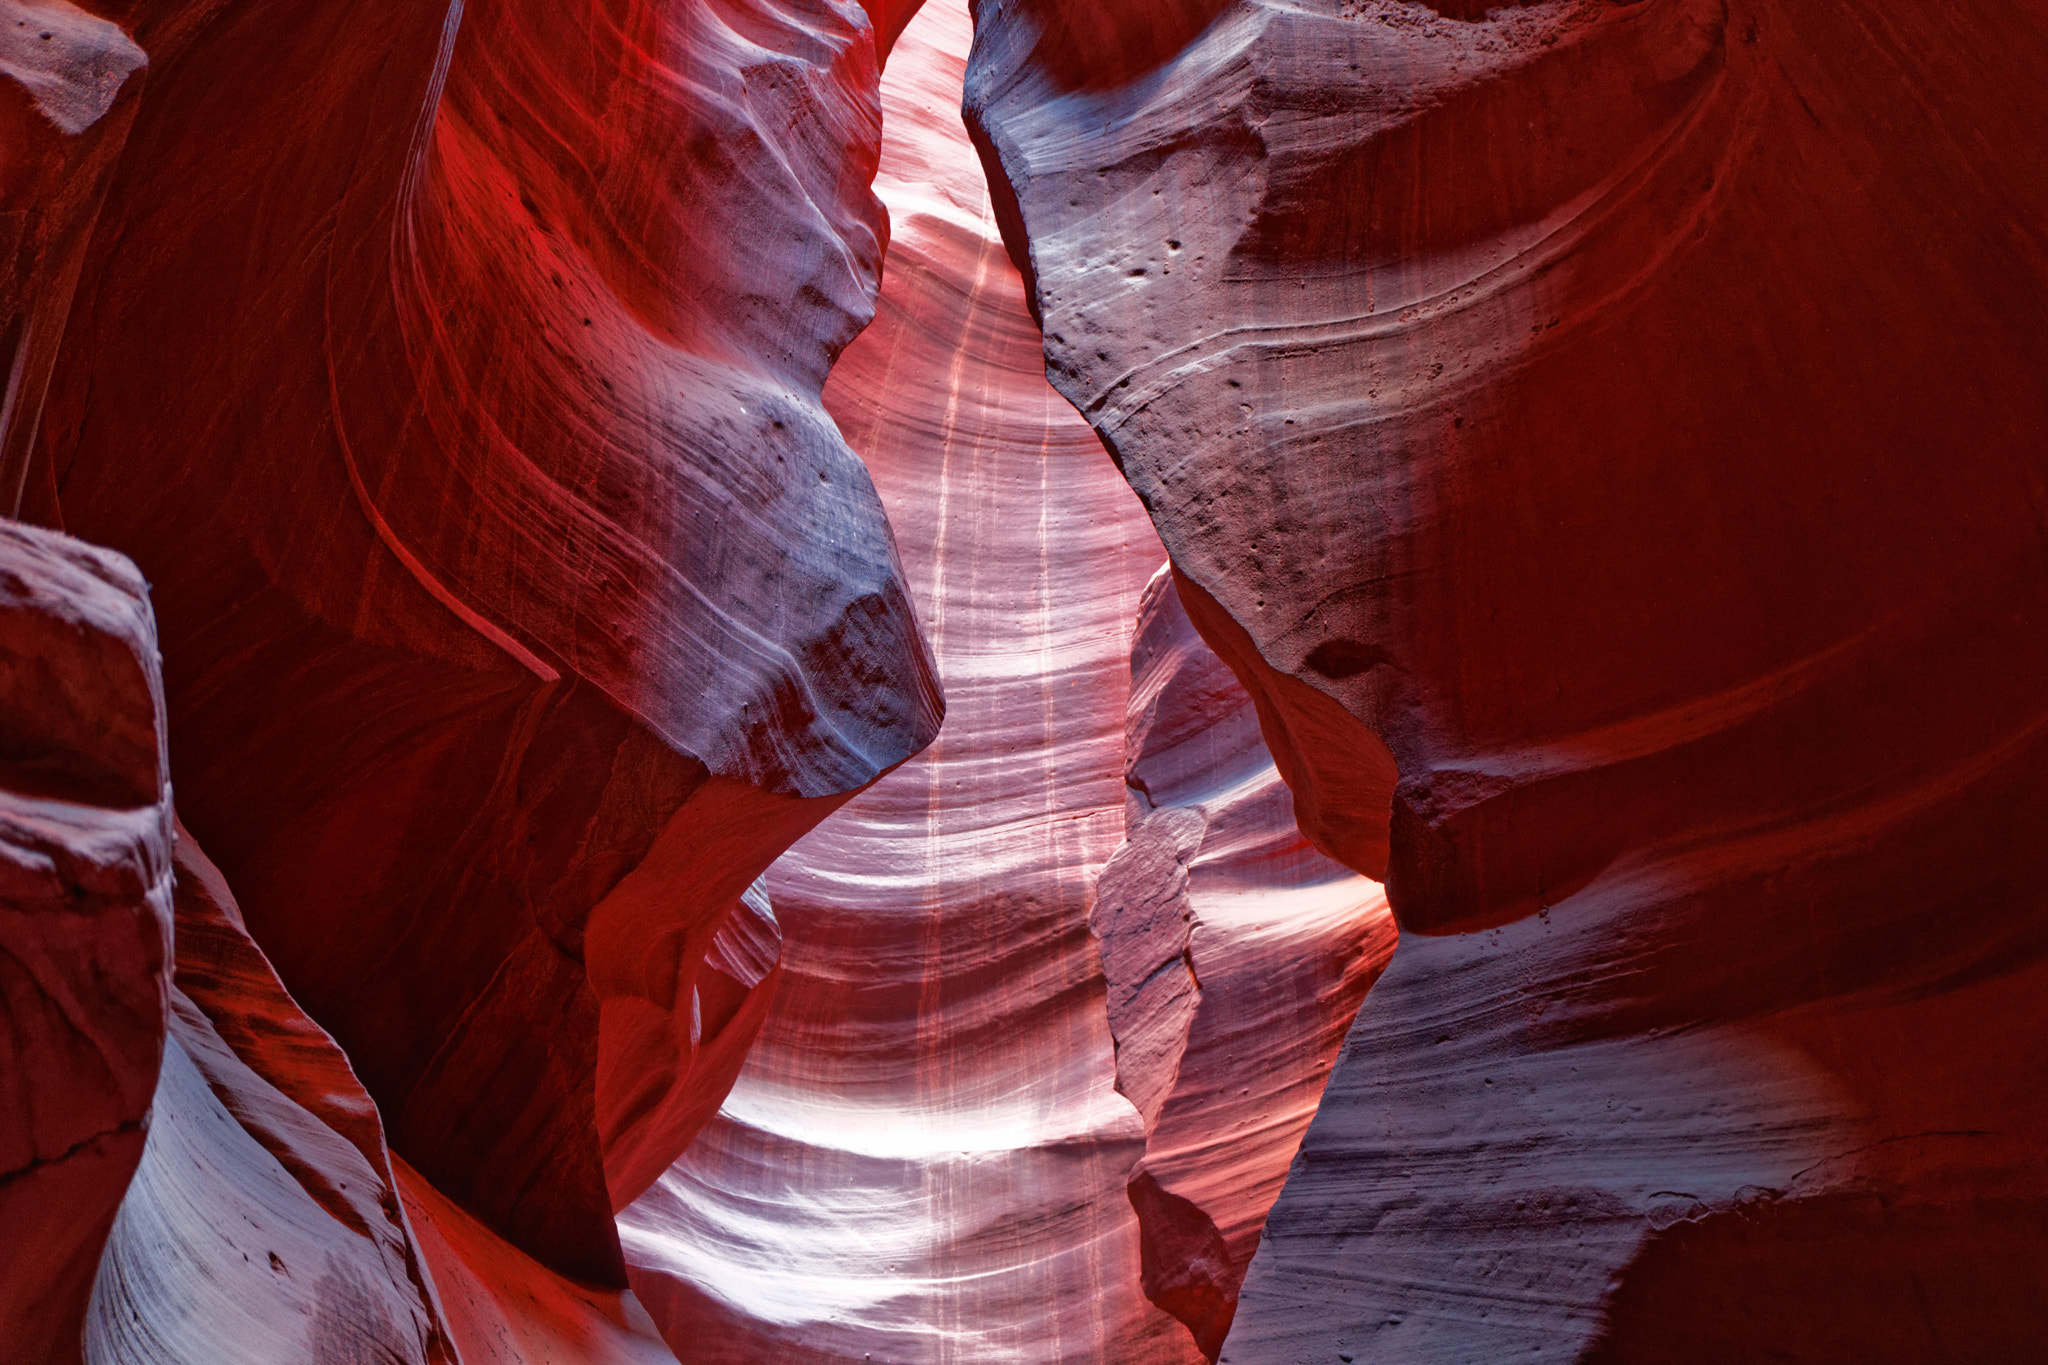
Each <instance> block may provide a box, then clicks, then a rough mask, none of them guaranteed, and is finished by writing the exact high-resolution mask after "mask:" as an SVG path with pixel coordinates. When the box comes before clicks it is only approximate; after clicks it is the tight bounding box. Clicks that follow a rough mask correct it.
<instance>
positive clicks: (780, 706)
mask: <svg viewBox="0 0 2048 1365" xmlns="http://www.w3.org/2000/svg"><path fill="white" fill-rule="evenodd" d="M106 15H107V17H109V18H111V19H113V20H115V21H117V22H120V23H122V24H124V25H125V26H126V27H127V29H128V31H129V33H130V34H131V35H132V39H133V42H134V44H135V45H136V46H137V47H138V48H139V49H140V50H141V51H143V52H146V53H148V55H149V85H148V89H147V94H146V97H145V98H143V99H142V100H141V101H140V102H139V104H138V105H137V107H136V109H135V112H134V121H133V125H132V128H131V129H130V131H129V137H128V141H127V147H126V150H125V152H124V154H123V156H122V159H121V161H120V163H119V167H118V171H117V173H116V174H115V175H114V176H113V178H112V181H111V184H110V186H109V188H108V191H107V198H106V202H105V205H104V207H103V208H102V210H101V213H100V217H99V222H98V226H97V229H96V231H95V233H94V235H93V237H92V242H91V245H90V248H89V249H88V250H87V251H86V253H85V258H84V267H83V273H82V276H81V278H82V280H83V283H82V284H81V286H80V288H79V290H78V304H77V307H76V308H75V310H74V311H73V314H72V316H71V318H70V323H69V327H68V329H67V331H66V335H65V342H64V350H63V352H62V354H61V356H60V358H59V361H58V364H57V367H56V371H55V375H54V378H53V381H52V383H51V386H50V391H49V398H48V402H47V405H46V407H45V410H44V412H43V415H42V422H41V438H40V441H39V443H38V446H37V448H36V452H35V456H34V463H35V468H33V469H32V470H31V471H30V472H29V476H28V478H27V486H28V489H29V497H28V501H27V503H26V510H27V513H28V514H29V515H30V516H32V517H34V518H36V519H40V520H44V521H48V522H51V523H53V524H61V525H64V526H66V527H68V528H69V529H71V530H73V531H75V532H77V533H79V534H81V535H84V536H86V537H88V538H90V539H93V540H95V541H98V542H100V543H104V544H108V545H112V546H114V547H116V548H119V549H121V550H123V551H125V552H126V553H128V554H130V555H132V556H133V557H134V558H135V559H136V561H137V562H138V563H139V564H140V565H141V567H142V568H143V570H144V572H145V573H147V574H148V575H149V577H150V579H151V582H152V583H153V585H154V590H155V601H156V607H157V612H158V621H159V628H160V630H161V633H162V636H163V640H164V646H165V652H166V658H167V660H168V663H167V669H166V675H165V676H166V679H167V683H166V685H167V689H168V694H169V704H170V712H171V716H172V724H173V729H174V731H175V734H176V739H175V740H174V742H173V745H172V766H173V770H174V772H175V774H176V778H177V786H178V791H179V809H180V812H181V814H182V815H183V818H184V819H185V820H186V822H187V824H188V825H189V826H190V827H191V828H192V830H193V831H194V832H195V833H196V834H197V835H198V836H199V838H200V839H201V840H202V841H203V842H204V844H205V847H206V849H207V851H208V853H209V854H210V855H211V856H212V857H213V858H215V859H216V860H217V861H218V863H219V865H220V867H221V869H222V871H223V872H224V873H225V875H226V878H227V881H228V882H229V883H230V884H231V885H232V886H233V887H234V889H235V894H236V896H237V897H238V898H239V900H240V903H241V905H242V909H243V911H244V913H245V914H246V916H247V920H248V924H249V928H250V931H251V933H252V935H253V936H254V938H255V940H256V941H257V942H258V943H260V944H261V945H262V948H263V951H264V952H265V954H266V955H267V956H268V957H269V959H270V960H271V961H272V962H273V963H275V965H276V968H277V971H278V973H279V975H280V976H281V978H282V979H283V981H284V982H285V983H286V984H287V985H288V986H289V988H290V990H291V992H292V994H293V995H294V996H295V997H296V998H297V999H298V1000H299V1001H300V1002H301V1003H302V1004H303V1005H304V1006H305V1007H306V1009H307V1010H308V1012H309V1013H310V1014H311V1015H312V1016H313V1017H314V1018H316V1019H318V1020H319V1021H320V1023H321V1024H322V1025H323V1026H324V1027H325V1028H326V1029H327V1030H329V1031H330V1032H331V1033H332V1034H333V1036H334V1038H335V1039H336V1041H337V1042H339V1043H340V1044H341V1046H342V1047H343V1048H344V1049H345V1050H346V1052H347V1055H348V1058H349V1060H350V1062H351V1063H352V1064H353V1067H354V1069H355V1071H356V1073H357V1075H359V1076H360V1077H361V1079H362V1081H363V1083H364V1084H365V1085H366V1086H367V1088H368V1090H369V1092H370V1094H371V1095H373V1096H374V1097H375V1098H376V1101H377V1104H378V1107H379V1109H380V1110H381V1112H382V1115H383V1121H384V1124H385V1126H386V1129H387V1131H388V1132H389V1133H390V1135H391V1140H392V1143H393V1145H394V1146H395V1148H396V1149H397V1150H398V1151H400V1152H402V1153H404V1154H406V1155H407V1156H408V1157H409V1158H410V1159H411V1160H412V1162H413V1164H414V1165H415V1167H416V1168H417V1169H418V1170H419V1171H420V1172H421V1173H422V1174H423V1175H424V1176H425V1177H427V1178H428V1179H429V1180H430V1181H432V1182H433V1183H434V1184H435V1185H436V1186H437V1187H438V1188H439V1189H441V1190H442V1191H443V1192H444V1193H447V1194H449V1195H450V1196H452V1197H453V1198H455V1199H456V1200H457V1201H458V1202H460V1203H462V1204H463V1205H464V1206H465V1207H467V1208H469V1209H470V1210H471V1211H472V1212H473V1213H475V1214H477V1215H478V1216H479V1217H481V1218H482V1219H483V1220H484V1221H485V1222H486V1223H488V1224H489V1225H491V1226H492V1227H494V1228H496V1229H497V1230H498V1231H500V1232H502V1233H503V1234H505V1235H506V1236H508V1237H510V1238H511V1239H512V1241H513V1242H514V1243H516V1244H518V1245H520V1246H522V1247H524V1248H525V1249H527V1250H528V1251H530V1252H531V1253H533V1254H534V1255H536V1256H538V1257H540V1258H541V1259H542V1260H544V1261H546V1262H547V1263H548V1264H550V1265H551V1266H553V1267H554V1268H556V1269H557V1270H563V1271H567V1272H570V1273H572V1274H575V1275H578V1276H582V1277H584V1278H587V1279H593V1280H607V1279H608V1280H611V1281H613V1282H614V1283H615V1284H616V1283H622V1281H620V1280H619V1275H620V1273H621V1271H620V1267H619V1262H618V1257H617V1244H616V1237H615V1234H614V1233H613V1230H612V1226H611V1211H612V1208H613V1205H614V1204H615V1203H622V1202H624V1201H626V1200H628V1199H630V1198H631V1197H632V1196H633V1195H634V1194H636V1193H637V1192H638V1190H639V1188H640V1187H642V1186H644V1185H645V1184H646V1183H647V1182H648V1181H649V1180H651V1179H652V1178H653V1177H654V1175H655V1174H656V1173H657V1172H659V1171H660V1170H661V1169H662V1168H664V1167H665V1166H666V1165H667V1164H668V1162H669V1161H670V1160H671V1159H672V1158H673V1157H674V1156H675V1154H676V1153H677V1152H678V1151H680V1150H681V1148H682V1147H683V1145H684V1144H686V1143H687V1141H688V1140H689V1137H690V1135H691V1133H692V1132H693V1131H694V1127H695V1125H696V1124H697V1123H699V1122H701V1121H702V1119H703V1118H704V1117H706V1116H708V1114H709V1113H710V1112H711V1111H712V1110H713V1109H714V1108H715V1107H716V1104H717V1101H718V1098H719V1096H720V1095H722V1093H723V1090H724V1087H725V1085H726V1084H728V1083H729V1082H730V1079H731V1076H732V1074H733V1072H734V1071H735V1070H736V1069H737V1067H738V1064H739V1061H740V1058H741V1056H742V1055H743V1053H744V1051H745V1046H746V1042H747V1029H748V1028H749V1027H750V1026H751V1024H752V1022H753V1021H754V1020H755V1019H756V1018H757V1017H758V1015H759V1012H760V1003H759V1002H757V1004H756V1006H755V1007H754V1008H753V1009H751V1010H742V1009H740V1008H739V1007H738V1005H737V1004H732V1002H728V1003H729V1004H731V1008H728V1009H725V1010H724V1011H723V1013H724V1015H725V1017H726V1018H727V1019H728V1020H731V1021H733V1023H732V1024H731V1026H729V1027H728V1028H727V1029H726V1030H724V1031H719V1032H715V1033H706V1032H704V1031H703V1030H702V1027H701V1024H702V1020H701V1017H700V1011H699V1010H697V1009H696V1008H694V1006H693V1002H697V1001H698V1000H699V997H700V995H701V994H702V990H701V989H700V988H702V987H705V986H707V985H708V984H710V983H708V982H706V981H705V980H704V979H703V972H702V964H703V962H704V958H705V954H706V952H707V951H708V950H709V949H710V945H711V943H712V940H713V938H714V936H715V935H716V934H717V933H718V932H719V930H720V926H721V924H722V923H724V922H725V921H726V920H727V919H728V918H729V916H730V915H731V913H732V912H733V907H734V906H735V905H736V904H737V903H738V901H739V899H740V896H741V894H742V892H743V891H744V890H745V889H746V887H747V886H748V885H749V884H750V883H752V882H753V881H754V880H755V879H756V878H757V877H758V876H759V874H760V873H761V871H762V869H763V868H764V867H765V866H766V865H767V864H768V862H769V861H770V860H771V859H772V858H773V857H774V856H775V855H776V854H777V853H779V852H780V851H781V850H782V849H783V848H784V847H786V846H787V845H788V844H789V843H790V842H791V841H792V840H793V839H795V838H796V837H797V835H799V834H800V833H801V832H802V831H803V830H804V829H806V828H808V827H809V826H810V825H811V824H813V823H815V821H816V820H817V819H819V818H820V817H821V816H822V815H824V814H825V813H826V812H827V811H829V810H830V809H831V808H832V807H833V806H834V805H836V804H837V803H838V802H839V801H840V800H842V799H843V798H844V797H845V796H846V795H847V794H849V793H851V792H853V791H855V790H858V789H859V788H860V787H862V786H863V785H865V784H866V783H868V782H870V781H872V780H873V779H874V778H875V777H876V776H877V775H879V774H880V773H881V772H883V771H885V770H886V769H887V768H888V767H889V766H891V765H892V764H894V763H896V762H898V761H900V760H901V759H902V758H904V757H905V756H906V755H907V754H909V753H911V752H913V751H914V750H915V749H917V748H918V747H920V746H921V745H922V744H923V742H924V741H925V740H926V739H927V738H928V737H929V736H930V734H931V733H932V732H933V730H934V729H935V727H936V724H937V718H938V711H939V704H938V698H937V692H936V688H935V685H934V684H933V682H932V679H931V677H930V665H929V660H928V658H927V657H926V654H925V651H924V647H923V645H922V643H921V641H920V640H919V638H918V636H917V632H916V627H915V623H914V622H913V620H912V617H911V611H910V604H909V599H908V597H907V596H906V594H905V592H904V590H903V586H902V583H901V579H900V575H899V573H898V570H897V567H896V562H895V554H894V550H893V547H892V545H891V542H890V537H889V531H888V527H887V524H886V522H885V521H884V519H883V515H882V510H881V506H880V504H879V502H878V501H877V500H876V498H875V495H874V492H873V488H872V485H871V483H870V482H869V480H868V478H867V475H866V473H865V471H864V470H863V469H862V467H861V465H860V462H859V461H858V460H857V459H856V458H855V457H854V456H853V454H852V453H851V452H850V451H849V450H848V449H847V448H846V446H845V444H844V442H842V441H841V440H840V439H839V437H838V435H837V433H836V432H835V431H834V429H833V427H832V424H831V421H830V419H829V418H828V417H826V416H825V414H824V411H823V409H822V408H821V407H820V406H819V404H818V400H817V395H818V391H819V387H820V385H821V384H822V383H823V380H824V376H825V371H826V368H827V366H828V365H829V363H830V361H831V358H832V356H833V355H834V354H835V353H836V351H837V350H838V348H839V347H840V346H842V345H844V344H845V342H846V341H847V340H848V339H849V338H850V337H851V336H852V335H853V334H854V333H855V332H856V331H857V330H858V328H859V327H860V325H861V323H862V322H863V321H864V320H865V318H866V316H867V314H868V311H869V309H870V306H871V298H872V293H873V290H874V288H875V283H876V272H877V269H878V267H879V258H880V252H881V247H882V235H883V220H882V216H881V213H880V210H879V208H878V206H877V205H876V204H875V201H874V199H873V197H872V196H871V194H870V193H869V191H868V189H867V182H868V179H869V176H870V174H871V171H872V167H873V160H874V156H875V145H876V139H877V137H878V134H879V121H878V109H877V106H876V103H875V93H874V91H875V60H876V45H875V40H874V35H873V32H872V30H871V29H870V27H869V26H868V24H867V21H866V17H865V15H864V14H863V13H862V12H861V11H860V9H859V8H858V7H856V6H853V5H851V4H847V3H834V2H832V0H819V3H816V4H809V5H805V6H802V7H800V8H798V9H793V10H784V9H779V8H778V9H768V8H765V7H763V8H749V7H746V6H739V7H727V6H713V5H706V4H663V5H638V6H630V7H626V8H624V9H616V8H615V7H609V6H593V5H586V6H583V7H581V8H578V7H575V6H569V7H563V6H561V5H557V4H525V3H519V2H518V0H498V2H497V3H491V2H489V0H487V2H486V3H481V4H479V3H470V4H468V5H466V6H463V5H440V6H435V5H429V6H418V5H394V4H379V5H372V6H370V7H369V8H367V9H365V8H364V7H362V6H349V5H335V4H314V5H294V6H286V7H282V8H277V7H268V8H266V7H248V6H231V7H222V6H218V5H212V4H202V3H197V0H194V2H193V3H176V2H174V0H158V2H155V3H152V2H151V0H136V3H132V4H123V5H118V6H117V5H109V6H107V8H106Z"/></svg>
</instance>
